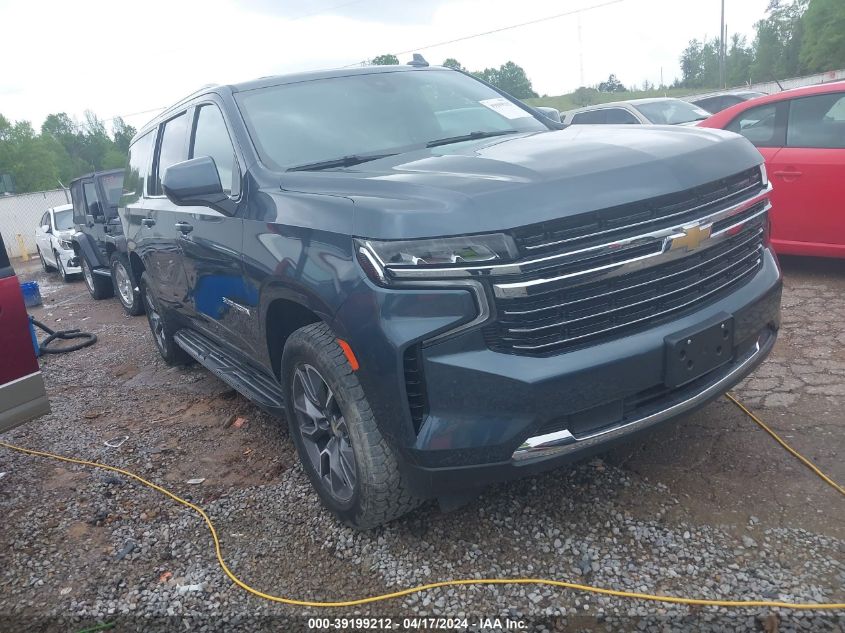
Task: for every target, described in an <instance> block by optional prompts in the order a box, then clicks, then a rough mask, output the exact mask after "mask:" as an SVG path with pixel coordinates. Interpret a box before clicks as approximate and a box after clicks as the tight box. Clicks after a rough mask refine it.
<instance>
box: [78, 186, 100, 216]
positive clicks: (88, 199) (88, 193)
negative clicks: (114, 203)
mask: <svg viewBox="0 0 845 633" xmlns="http://www.w3.org/2000/svg"><path fill="white" fill-rule="evenodd" d="M82 190H83V192H84V194H85V212H86V213H87V214H88V215H102V214H103V211H102V207H101V206H100V201H99V199H98V198H97V188H96V187H95V186H94V183H93V182H86V183H83V185H82Z"/></svg>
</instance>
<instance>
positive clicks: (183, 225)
mask: <svg viewBox="0 0 845 633" xmlns="http://www.w3.org/2000/svg"><path fill="white" fill-rule="evenodd" d="M174 226H175V227H176V228H177V229H179V231H181V232H182V235H187V234H188V233H190V232H191V231H193V230H194V225H193V224H188V223H187V222H177V223H176V224H174Z"/></svg>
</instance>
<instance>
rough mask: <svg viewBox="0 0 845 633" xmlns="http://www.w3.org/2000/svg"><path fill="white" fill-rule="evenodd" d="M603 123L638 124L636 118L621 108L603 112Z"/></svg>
mask: <svg viewBox="0 0 845 633" xmlns="http://www.w3.org/2000/svg"><path fill="white" fill-rule="evenodd" d="M604 122H605V123H639V121H637V117H635V116H634V115H633V114H631V113H630V112H628V111H627V110H623V109H622V108H610V109H608V110H605V120H604Z"/></svg>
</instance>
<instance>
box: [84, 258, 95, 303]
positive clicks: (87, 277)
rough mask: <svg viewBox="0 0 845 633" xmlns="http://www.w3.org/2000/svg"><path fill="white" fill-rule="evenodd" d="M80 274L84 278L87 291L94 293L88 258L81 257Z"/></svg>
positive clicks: (92, 275) (92, 274) (92, 276)
mask: <svg viewBox="0 0 845 633" xmlns="http://www.w3.org/2000/svg"><path fill="white" fill-rule="evenodd" d="M82 276H83V277H84V278H85V285H86V286H88V292H90V293H91V294H94V273H92V272H91V266H89V265H88V260H87V259H85V258H84V257H83V258H82Z"/></svg>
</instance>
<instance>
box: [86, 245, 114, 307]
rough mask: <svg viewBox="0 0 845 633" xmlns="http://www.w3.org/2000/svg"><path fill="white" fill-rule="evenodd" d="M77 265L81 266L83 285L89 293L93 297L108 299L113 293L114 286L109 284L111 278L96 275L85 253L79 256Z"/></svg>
mask: <svg viewBox="0 0 845 633" xmlns="http://www.w3.org/2000/svg"><path fill="white" fill-rule="evenodd" d="M79 259H80V262H79V265H80V266H81V267H82V278H83V279H84V280H85V287H86V288H88V292H89V293H91V297H93V298H94V299H97V300H99V299H108V298H109V297H111V296H112V294H113V293H114V288H112V285H111V279H106V277H105V276H103V275H97V274H95V273H94V270H93V269H92V268H91V264H89V263H88V259H87V258H86V257H85V255H82V256H80V258H79Z"/></svg>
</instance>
